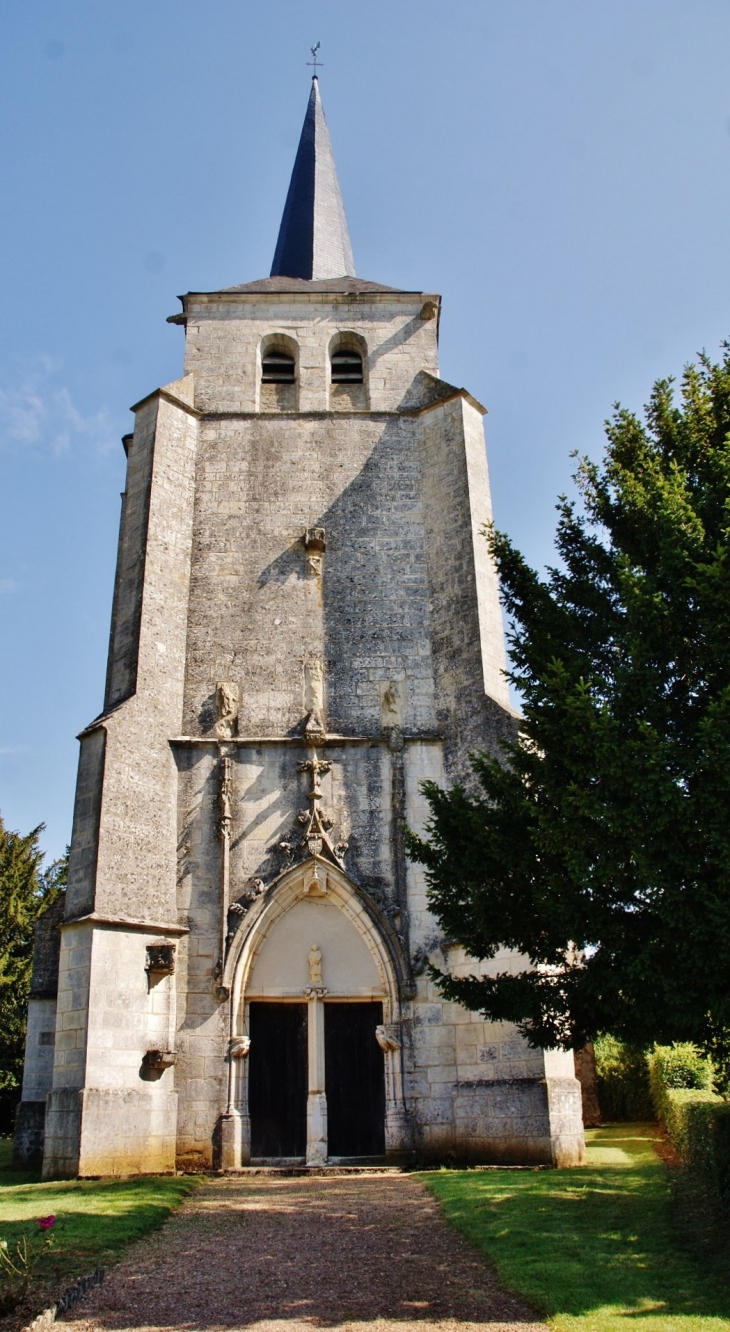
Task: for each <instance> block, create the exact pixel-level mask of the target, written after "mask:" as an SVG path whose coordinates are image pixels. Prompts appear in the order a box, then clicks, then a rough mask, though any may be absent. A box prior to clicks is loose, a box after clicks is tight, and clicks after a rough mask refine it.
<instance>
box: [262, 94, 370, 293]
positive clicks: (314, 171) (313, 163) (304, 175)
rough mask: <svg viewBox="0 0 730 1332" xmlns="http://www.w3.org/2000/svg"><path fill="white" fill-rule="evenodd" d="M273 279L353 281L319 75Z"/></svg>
mask: <svg viewBox="0 0 730 1332" xmlns="http://www.w3.org/2000/svg"><path fill="white" fill-rule="evenodd" d="M271 276H272V277H288V278H305V279H307V280H308V281H312V280H314V281H315V282H317V281H322V280H325V279H327V278H338V277H345V276H347V277H354V276H355V264H354V261H353V258H352V246H351V244H350V235H349V232H348V230H347V218H346V217H345V209H344V207H343V204H342V195H341V194H340V185H339V181H338V179H337V171H336V169H335V159H334V157H333V155H332V144H331V143H330V136H329V131H328V129H327V121H326V120H325V118H324V109H323V107H322V99H321V97H320V95H319V80H318V79H317V76H316V74H315V76H314V78H313V79H312V91H311V93H310V95H309V104H308V106H307V114H306V115H305V117H304V125H303V127H302V135H301V138H300V140H299V147H298V149H297V155H296V159H295V161H294V170H293V171H292V174H291V181H290V183H289V193H288V194H287V196H286V203H285V205H284V215H283V217H282V219H281V226H280V228H279V239H278V241H277V242H276V251H275V254H274V262H273V264H272V265H271Z"/></svg>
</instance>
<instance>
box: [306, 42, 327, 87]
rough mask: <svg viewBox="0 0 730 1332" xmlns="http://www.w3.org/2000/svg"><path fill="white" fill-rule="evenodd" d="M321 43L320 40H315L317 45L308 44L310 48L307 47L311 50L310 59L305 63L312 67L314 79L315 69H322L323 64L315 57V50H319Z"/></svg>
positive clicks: (314, 77) (315, 76) (315, 75)
mask: <svg viewBox="0 0 730 1332" xmlns="http://www.w3.org/2000/svg"><path fill="white" fill-rule="evenodd" d="M321 45H322V43H321V42H317V45H316V46H310V48H309V49H310V51H311V52H312V59H311V60H308V61H307V64H308V65H309V66H310V68H311V67H314V74H313V75H312V78H313V79H316V78H317V70H318V69H324V65H323V64H322V62H321V60H318V59H317V52H318V50H319V48H320V46H321Z"/></svg>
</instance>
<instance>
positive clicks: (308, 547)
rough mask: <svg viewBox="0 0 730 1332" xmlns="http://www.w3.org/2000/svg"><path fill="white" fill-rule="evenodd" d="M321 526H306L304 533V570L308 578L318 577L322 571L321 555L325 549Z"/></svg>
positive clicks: (323, 531)
mask: <svg viewBox="0 0 730 1332" xmlns="http://www.w3.org/2000/svg"><path fill="white" fill-rule="evenodd" d="M325 535H326V534H325V530H324V528H323V527H308V528H307V530H306V531H305V533H304V538H303V540H304V549H305V551H306V566H305V567H306V571H307V575H308V576H309V577H310V578H319V577H320V575H321V573H322V556H323V555H324V552H325V551H326V549H327V544H326V541H325Z"/></svg>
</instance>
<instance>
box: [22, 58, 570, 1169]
mask: <svg viewBox="0 0 730 1332" xmlns="http://www.w3.org/2000/svg"><path fill="white" fill-rule="evenodd" d="M181 299H182V311H181V313H179V314H176V315H172V316H171V318H170V322H171V323H173V324H179V325H182V326H183V327H184V329H185V365H184V372H183V375H182V377H181V378H180V379H179V380H177V381H175V382H174V383H172V384H168V385H167V386H166V387H164V388H161V389H157V390H156V391H155V392H153V393H151V394H149V395H148V396H147V397H145V398H143V399H142V400H141V401H140V402H139V403H137V405H136V407H135V408H134V409H133V410H134V413H135V428H134V433H133V434H132V435H130V436H127V437H126V438H125V441H124V443H125V449H126V451H127V460H128V461H127V482H126V489H125V494H124V499H123V509H122V518H121V527H120V536H119V554H118V562H117V573H116V581H115V588H114V600H113V611H112V627H111V636H110V646H109V665H108V673H107V687H106V697H105V704H104V711H103V712H102V714H101V715H100V716H99V717H97V718H96V719H95V720H94V721H93V722H92V723H91V725H90V726H88V727H87V728H86V730H85V731H84V732H83V733H82V735H81V737H80V739H81V756H80V764H79V776H78V786H77V795H76V808H75V816H74V829H73V840H72V850H71V869H70V878H69V888H68V894H67V902H66V911H65V919H64V921H63V923H62V926H61V929H60V939H61V948H60V960H59V968H58V981H57V995H56V998H55V1001H54V1002H53V1003H51V1004H50V1007H49V1000H48V996H46V999H45V1000H44V1002H45V1003H46V1008H45V1009H44V1010H43V1011H44V1014H45V1017H44V1018H43V1021H45V1022H46V1024H47V1025H49V1024H50V1022H51V1021H52V1019H53V1018H54V1016H55V1052H54V1056H53V1063H52V1068H51V1062H50V1060H49V1058H48V1052H47V1051H46V1052H45V1053H44V1059H45V1062H44V1063H43V1066H42V1070H41V1065H40V1064H39V1063H38V1060H37V1058H36V1052H35V1047H34V1046H32V1044H29V1047H28V1055H27V1059H28V1069H29V1070H30V1072H29V1075H28V1087H29V1088H30V1089H32V1095H31V1097H30V1098H29V1100H28V1105H34V1106H35V1107H36V1108H35V1110H31V1109H27V1110H26V1111H25V1112H24V1113H26V1115H27V1116H28V1117H29V1122H30V1118H32V1116H33V1115H35V1116H36V1120H37V1121H39V1122H40V1121H42V1119H43V1101H44V1100H45V1149H44V1167H43V1168H44V1173H45V1174H46V1176H49V1177H50V1176H54V1175H70V1176H73V1175H82V1176H83V1175H104V1174H118V1173H133V1172H146V1171H165V1170H173V1169H175V1168H176V1166H177V1167H178V1168H185V1169H195V1168H200V1169H205V1168H210V1167H212V1166H222V1167H224V1168H226V1167H236V1168H237V1167H240V1166H241V1165H245V1164H247V1163H248V1162H250V1161H279V1162H281V1161H292V1160H293V1161H305V1162H307V1163H309V1164H311V1165H321V1164H323V1163H326V1162H328V1161H333V1160H334V1161H342V1160H343V1159H348V1160H361V1161H362V1160H382V1159H386V1160H392V1161H398V1160H404V1159H432V1160H439V1159H443V1158H445V1157H449V1158H450V1159H453V1158H455V1157H456V1158H462V1159H464V1160H473V1161H515V1162H525V1163H526V1162H548V1163H549V1162H554V1163H558V1164H573V1163H575V1162H577V1161H579V1160H580V1159H581V1155H582V1151H583V1146H582V1143H583V1138H582V1124H581V1109H580V1089H579V1085H578V1083H577V1081H576V1079H575V1076H574V1070H573V1061H572V1056H571V1055H567V1054H563V1053H562V1052H561V1053H555V1054H550V1053H543V1052H540V1051H534V1050H530V1049H528V1048H527V1046H526V1045H525V1043H524V1042H523V1041H522V1040H521V1039H520V1038H519V1036H518V1035H517V1033H516V1032H515V1031H514V1030H513V1029H512V1028H509V1027H505V1026H503V1025H495V1024H490V1023H486V1022H484V1021H483V1019H481V1017H480V1016H479V1015H478V1014H474V1013H468V1012H466V1011H464V1010H462V1009H460V1008H458V1006H456V1005H453V1004H449V1003H445V1002H444V1001H443V1000H442V998H441V997H440V995H439V993H438V991H437V990H436V989H435V988H434V986H433V985H432V983H431V981H430V980H429V977H428V972H427V968H426V963H427V962H428V960H429V959H432V960H433V961H435V962H438V964H439V965H441V966H444V965H446V966H448V967H449V968H450V969H451V970H452V971H454V972H456V973H457V974H465V973H467V972H468V971H469V970H470V968H471V966H472V965H473V964H472V963H470V960H469V959H468V957H467V956H466V955H465V954H464V952H463V950H462V949H461V948H460V946H459V943H458V941H455V940H447V939H444V938H443V937H442V936H441V935H440V933H439V930H438V928H437V926H436V922H435V921H434V919H433V918H432V916H431V915H430V913H429V910H428V904H427V900H426V888H425V882H424V878H423V873H422V870H421V867H420V866H417V865H413V864H411V863H410V862H409V861H408V860H407V858H406V855H405V849H404V838H403V829H404V825H410V826H411V827H414V828H421V827H422V826H423V822H424V819H425V817H426V815H427V810H426V808H425V802H424V800H423V797H422V795H421V791H420V784H421V783H422V782H423V780H424V779H431V780H435V781H438V782H440V783H445V784H448V783H450V782H453V781H456V780H463V779H465V778H468V776H469V762H468V755H469V752H470V751H471V750H474V749H479V748H494V747H495V746H496V744H497V742H498V740H499V737H500V736H503V735H505V734H509V733H511V730H512V728H513V726H514V716H513V714H512V713H511V711H510V709H509V705H508V698H507V688H506V683H505V678H504V674H503V670H504V665H505V652H504V640H503V631H502V620H501V612H500V605H499V597H498V588H497V582H496V576H495V571H494V569H493V567H492V565H491V563H490V560H489V557H488V554H487V550H486V545H485V543H484V541H483V539H482V537H481V535H480V534H481V531H482V528H483V526H484V524H485V523H486V522H487V521H488V520H489V519H490V517H491V508H490V498H489V480H488V475H487V463H486V456H485V449H484V436H483V430H482V418H483V415H484V410H485V409H484V408H483V407H482V406H481V405H480V404H479V402H477V401H476V399H475V398H474V397H472V395H471V394H470V393H468V392H467V390H466V389H464V388H460V387H458V386H455V385H452V384H448V383H445V382H444V381H443V380H442V379H441V378H440V377H439V370H438V328H439V318H440V312H441V300H440V297H439V296H437V295H435V294H434V293H431V292H425V291H402V290H398V289H395V288H392V287H388V286H384V285H382V284H380V283H377V282H372V281H367V280H365V279H362V278H358V277H356V275H355V266H354V263H353V256H352V247H351V245H350V239H349V234H348V229H347V222H346V218H345V212H344V208H343V204H342V197H341V193H340V188H339V184H338V180H337V173H336V170H335V164H334V158H333V154H332V148H331V144H330V139H329V134H328V130H327V125H326V121H325V118H324V112H323V109H322V102H321V98H320V93H319V84H318V80H317V78H316V76H315V78H314V79H313V81H312V89H311V93H310V97H309V102H308V106H307V111H306V115H305V120H304V126H303V129H302V135H301V139H300V143H299V148H298V151H297V156H296V160H295V164H294V170H293V172H292V178H291V184H290V186H289V192H288V195H287V198H286V203H285V207H284V213H283V217H282V222H281V228H280V231H279V237H278V240H277V244H276V249H275V254H274V261H273V265H272V270H271V274H270V276H269V277H267V278H263V279H260V280H258V281H253V282H248V283H244V284H242V285H239V286H232V287H227V288H224V289H223V290H220V291H211V292H189V293H188V294H187V295H186V296H184V297H182V298H181ZM514 965H515V966H516V967H519V966H520V965H521V963H520V960H519V959H518V958H515V959H514ZM38 1021H40V1018H39V1019H38ZM37 1028H38V1022H35V1025H34V1026H33V1027H32V1030H33V1031H34V1032H35V1033H36V1036H37V1035H38V1033H37ZM30 1030H31V1028H29V1031H30ZM30 1039H31V1038H30V1036H29V1041H30ZM34 1122H35V1121H34Z"/></svg>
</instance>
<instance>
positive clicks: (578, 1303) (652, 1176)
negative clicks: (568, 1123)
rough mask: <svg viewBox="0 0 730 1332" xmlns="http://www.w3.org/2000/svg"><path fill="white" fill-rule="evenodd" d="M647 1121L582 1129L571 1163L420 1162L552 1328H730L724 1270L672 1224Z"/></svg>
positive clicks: (696, 1331) (463, 1225)
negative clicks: (480, 1165) (580, 1153)
mask: <svg viewBox="0 0 730 1332" xmlns="http://www.w3.org/2000/svg"><path fill="white" fill-rule="evenodd" d="M654 1134H655V1130H654V1129H653V1128H652V1127H650V1126H646V1125H636V1124H627V1125H624V1124H622V1125H616V1126H609V1127H606V1128H602V1129H591V1130H590V1131H589V1132H588V1133H587V1134H586V1138H587V1143H588V1165H587V1166H584V1167H582V1168H580V1169H574V1170H525V1171H517V1170H515V1171H511V1170H494V1171H464V1170H442V1171H434V1172H428V1173H425V1174H424V1175H423V1176H422V1178H423V1181H424V1183H425V1184H426V1185H427V1186H428V1188H430V1189H431V1190H432V1191H433V1193H434V1194H435V1196H436V1198H437V1199H438V1200H439V1202H440V1203H441V1205H442V1207H443V1208H444V1211H445V1214H446V1216H447V1217H448V1219H449V1220H450V1221H451V1222H452V1223H453V1224H454V1225H455V1226H457V1227H458V1228H459V1229H460V1230H461V1231H462V1232H463V1234H464V1235H466V1236H467V1238H468V1239H469V1240H471V1241H472V1242H473V1243H474V1244H476V1245H477V1246H478V1247H479V1248H481V1249H482V1250H483V1251H484V1252H485V1253H486V1254H487V1256H488V1257H489V1259H490V1261H491V1262H492V1263H493V1264H494V1266H495V1267H496V1268H497V1270H498V1272H499V1274H500V1277H501V1278H502V1281H503V1282H504V1284H505V1285H506V1286H507V1287H509V1288H510V1289H511V1290H513V1291H515V1292H516V1293H518V1294H520V1295H523V1296H524V1297H525V1298H526V1299H527V1300H528V1301H529V1302H530V1303H532V1304H533V1305H534V1307H535V1308H537V1309H538V1310H541V1311H543V1312H544V1314H545V1315H546V1316H547V1321H548V1323H549V1326H550V1327H551V1328H553V1329H554V1330H555V1332H628V1329H629V1328H632V1329H636V1332H730V1281H728V1280H727V1279H726V1276H727V1268H725V1270H724V1271H723V1270H721V1267H720V1263H719V1261H718V1260H717V1259H716V1260H714V1261H711V1260H710V1259H707V1260H705V1259H703V1258H700V1257H698V1256H697V1255H694V1254H693V1253H691V1252H690V1251H689V1249H688V1248H687V1247H686V1244H685V1243H683V1241H682V1239H681V1238H680V1235H679V1233H678V1231H677V1230H676V1229H675V1228H674V1225H673V1211H672V1205H671V1196H670V1188H669V1183H668V1178H667V1174H666V1170H665V1167H664V1166H663V1165H662V1163H661V1162H660V1161H659V1159H658V1158H657V1156H656V1154H655V1152H654V1150H653V1147H652V1137H653V1136H654Z"/></svg>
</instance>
